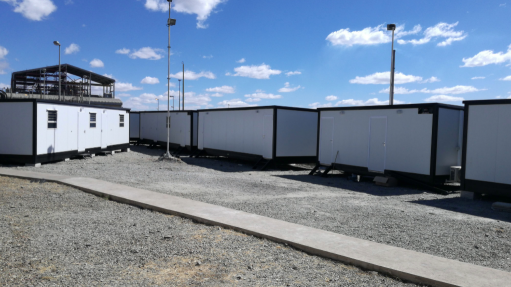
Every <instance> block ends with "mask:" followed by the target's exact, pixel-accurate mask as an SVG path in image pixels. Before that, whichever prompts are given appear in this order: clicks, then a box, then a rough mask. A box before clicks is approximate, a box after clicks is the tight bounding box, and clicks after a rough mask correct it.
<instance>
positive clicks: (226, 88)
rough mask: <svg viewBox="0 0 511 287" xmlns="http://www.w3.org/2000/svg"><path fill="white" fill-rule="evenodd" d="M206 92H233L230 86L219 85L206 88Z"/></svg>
mask: <svg viewBox="0 0 511 287" xmlns="http://www.w3.org/2000/svg"><path fill="white" fill-rule="evenodd" d="M206 92H211V93H222V94H234V93H235V91H234V88H233V87H231V86H221V87H214V88H209V89H206Z"/></svg>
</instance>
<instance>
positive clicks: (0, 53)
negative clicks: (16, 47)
mask: <svg viewBox="0 0 511 287" xmlns="http://www.w3.org/2000/svg"><path fill="white" fill-rule="evenodd" d="M7 54H9V50H7V49H6V48H4V47H2V46H0V59H3V58H4V57H5V56H7Z"/></svg>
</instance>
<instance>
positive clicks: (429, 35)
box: [397, 22, 467, 47]
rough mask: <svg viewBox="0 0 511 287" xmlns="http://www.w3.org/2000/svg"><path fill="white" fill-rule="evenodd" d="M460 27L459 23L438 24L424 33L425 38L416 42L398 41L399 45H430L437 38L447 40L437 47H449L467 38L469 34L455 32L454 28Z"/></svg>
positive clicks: (414, 40)
mask: <svg viewBox="0 0 511 287" xmlns="http://www.w3.org/2000/svg"><path fill="white" fill-rule="evenodd" d="M457 25H458V22H456V23H452V24H448V23H438V24H436V25H435V26H433V27H429V28H427V29H426V31H424V38H422V39H419V40H416V39H413V40H401V39H400V40H398V41H397V42H398V43H399V44H408V43H410V44H412V45H422V44H426V43H429V42H430V41H431V40H432V39H436V38H447V39H445V40H444V41H442V42H440V43H438V44H437V46H441V47H442V46H448V45H451V44H452V42H454V41H461V40H463V39H465V38H466V37H467V34H466V33H465V32H464V31H455V30H454V27H456V26H457Z"/></svg>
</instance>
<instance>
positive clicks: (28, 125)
mask: <svg viewBox="0 0 511 287" xmlns="http://www.w3.org/2000/svg"><path fill="white" fill-rule="evenodd" d="M129 127H130V122H129V109H123V108H112V107H96V106H84V105H79V104H71V103H66V102H55V101H47V100H38V99H28V100H27V99H25V100H22V99H16V100H1V101H0V139H1V143H0V162H15V163H25V164H38V163H44V162H50V161H56V160H62V159H66V158H70V157H72V156H76V155H78V154H81V153H96V152H99V151H112V150H118V149H127V148H128V147H129Z"/></svg>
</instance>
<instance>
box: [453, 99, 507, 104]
mask: <svg viewBox="0 0 511 287" xmlns="http://www.w3.org/2000/svg"><path fill="white" fill-rule="evenodd" d="M463 103H464V104H465V105H467V106H468V105H500V104H511V99H495V100H470V101H463Z"/></svg>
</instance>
